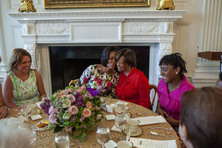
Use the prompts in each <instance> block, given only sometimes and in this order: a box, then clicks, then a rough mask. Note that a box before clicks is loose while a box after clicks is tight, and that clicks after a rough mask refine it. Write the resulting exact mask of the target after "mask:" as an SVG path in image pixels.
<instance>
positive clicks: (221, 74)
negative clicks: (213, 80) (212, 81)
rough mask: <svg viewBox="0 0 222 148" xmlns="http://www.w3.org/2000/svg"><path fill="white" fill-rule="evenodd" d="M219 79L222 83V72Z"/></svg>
mask: <svg viewBox="0 0 222 148" xmlns="http://www.w3.org/2000/svg"><path fill="white" fill-rule="evenodd" d="M219 79H220V81H222V72H220V74H219Z"/></svg>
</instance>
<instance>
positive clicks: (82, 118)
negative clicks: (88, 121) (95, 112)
mask: <svg viewBox="0 0 222 148" xmlns="http://www.w3.org/2000/svg"><path fill="white" fill-rule="evenodd" d="M84 119H85V117H84V116H82V117H81V118H80V121H81V122H82V121H83V120H84ZM80 126H82V125H80Z"/></svg>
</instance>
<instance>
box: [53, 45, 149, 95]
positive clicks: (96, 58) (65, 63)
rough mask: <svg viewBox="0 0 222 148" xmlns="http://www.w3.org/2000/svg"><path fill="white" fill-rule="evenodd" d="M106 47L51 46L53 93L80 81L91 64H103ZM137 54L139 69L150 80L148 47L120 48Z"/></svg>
mask: <svg viewBox="0 0 222 148" xmlns="http://www.w3.org/2000/svg"><path fill="white" fill-rule="evenodd" d="M105 47H106V46H50V47H49V53H50V67H51V79H52V93H54V92H56V91H57V90H59V89H64V88H65V87H66V86H68V84H69V82H70V80H74V79H78V78H79V77H80V76H81V74H82V72H83V71H84V70H85V69H86V68H87V67H88V66H89V65H91V64H100V63H101V60H100V58H101V54H102V51H103V49H104V48H105ZM119 47H120V48H130V49H133V50H134V51H135V52H136V57H137V64H136V67H137V69H139V70H141V71H142V72H143V73H144V74H145V75H146V76H147V78H149V53H150V51H149V50H150V48H149V47H148V46H119Z"/></svg>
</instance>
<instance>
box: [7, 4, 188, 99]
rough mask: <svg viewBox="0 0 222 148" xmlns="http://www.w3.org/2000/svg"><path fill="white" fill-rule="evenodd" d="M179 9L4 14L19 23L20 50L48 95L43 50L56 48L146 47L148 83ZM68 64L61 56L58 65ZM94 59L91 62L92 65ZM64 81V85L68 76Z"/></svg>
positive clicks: (155, 74) (156, 77)
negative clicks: (40, 76) (40, 78)
mask: <svg viewBox="0 0 222 148" xmlns="http://www.w3.org/2000/svg"><path fill="white" fill-rule="evenodd" d="M184 13H185V11H184V10H174V11H164V10H163V11H162V10H152V9H148V8H136V9H71V10H48V11H42V12H36V13H18V12H10V13H9V15H10V16H11V17H12V18H13V19H15V20H17V21H18V22H19V23H21V25H22V37H23V39H24V44H25V46H24V48H25V49H27V50H28V51H29V52H30V54H31V55H32V58H33V59H32V60H33V65H32V68H35V69H37V70H39V71H40V73H41V75H42V78H43V82H44V86H45V89H46V92H47V94H48V95H51V94H52V92H53V91H54V90H52V88H53V87H54V85H55V84H53V83H52V81H51V80H52V79H51V76H52V75H54V74H55V72H53V71H51V70H50V69H51V67H50V53H49V48H51V47H56V46H63V47H67V46H71V47H74V46H75V47H79V46H91V47H93V46H97V47H102V46H134V47H149V56H147V60H148V63H149V64H148V66H146V67H147V69H148V74H147V75H146V76H147V77H148V79H149V82H150V83H152V84H156V85H157V84H158V80H159V65H158V62H159V60H160V58H161V57H162V56H163V55H165V54H169V53H171V52H172V41H173V37H174V35H175V34H174V33H173V23H174V21H176V20H177V19H179V18H182V15H183V14H184ZM148 57H149V58H148ZM79 60H80V61H81V59H79ZM97 60H98V59H97ZM69 62H70V61H69V59H66V60H64V63H63V64H64V65H66V63H69ZM96 62H97V61H93V63H96ZM88 64H89V63H87V65H88ZM60 70H62V69H60ZM67 75H72V74H67ZM65 77H66V76H65ZM74 78H75V77H73V79H74ZM69 79H70V78H69ZM64 81H65V85H66V83H67V82H68V81H69V80H68V79H67V80H66V79H65V80H64ZM59 87H61V86H59ZM63 87H64V86H63ZM55 89H58V87H57V88H55ZM61 89H62V88H61Z"/></svg>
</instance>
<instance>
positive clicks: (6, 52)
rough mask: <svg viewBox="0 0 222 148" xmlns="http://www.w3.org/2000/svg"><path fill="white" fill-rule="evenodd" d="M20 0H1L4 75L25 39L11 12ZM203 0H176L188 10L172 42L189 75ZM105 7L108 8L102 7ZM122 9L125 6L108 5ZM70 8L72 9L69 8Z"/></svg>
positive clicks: (39, 7) (36, 3) (38, 3)
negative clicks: (185, 63)
mask: <svg viewBox="0 0 222 148" xmlns="http://www.w3.org/2000/svg"><path fill="white" fill-rule="evenodd" d="M19 2H20V0H1V3H0V25H1V26H0V43H1V45H0V51H1V52H0V54H1V56H2V57H3V58H4V59H3V61H2V62H1V64H0V68H1V71H3V72H1V76H0V81H2V77H3V74H4V66H5V64H7V61H8V59H9V57H10V55H11V52H12V50H13V49H14V48H18V47H23V46H24V42H23V39H22V38H21V36H20V35H21V25H20V24H19V23H18V22H16V21H14V20H12V18H11V17H10V16H9V15H8V12H9V11H15V12H17V10H18V8H19ZM204 2H205V1H202V0H174V3H175V6H176V9H179V10H187V13H186V14H185V15H184V16H183V18H182V19H179V20H178V21H177V22H176V23H175V25H174V33H176V36H175V38H174V42H173V52H180V53H182V54H183V57H184V59H185V60H186V62H187V70H188V73H187V76H188V77H192V75H193V72H194V70H195V69H196V65H197V64H198V62H199V58H198V57H197V52H198V51H199V47H200V45H201V43H200V42H201V33H202V22H203V18H202V16H203V15H204V14H203V12H204V10H203V8H204ZM34 6H35V8H36V10H37V11H38V12H41V11H52V10H51V9H50V10H49V9H47V10H45V9H44V6H43V0H34ZM156 7H157V0H151V7H150V8H124V9H156ZM102 9H105V8H102ZM106 9H123V8H106ZM69 10H70V9H69Z"/></svg>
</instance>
